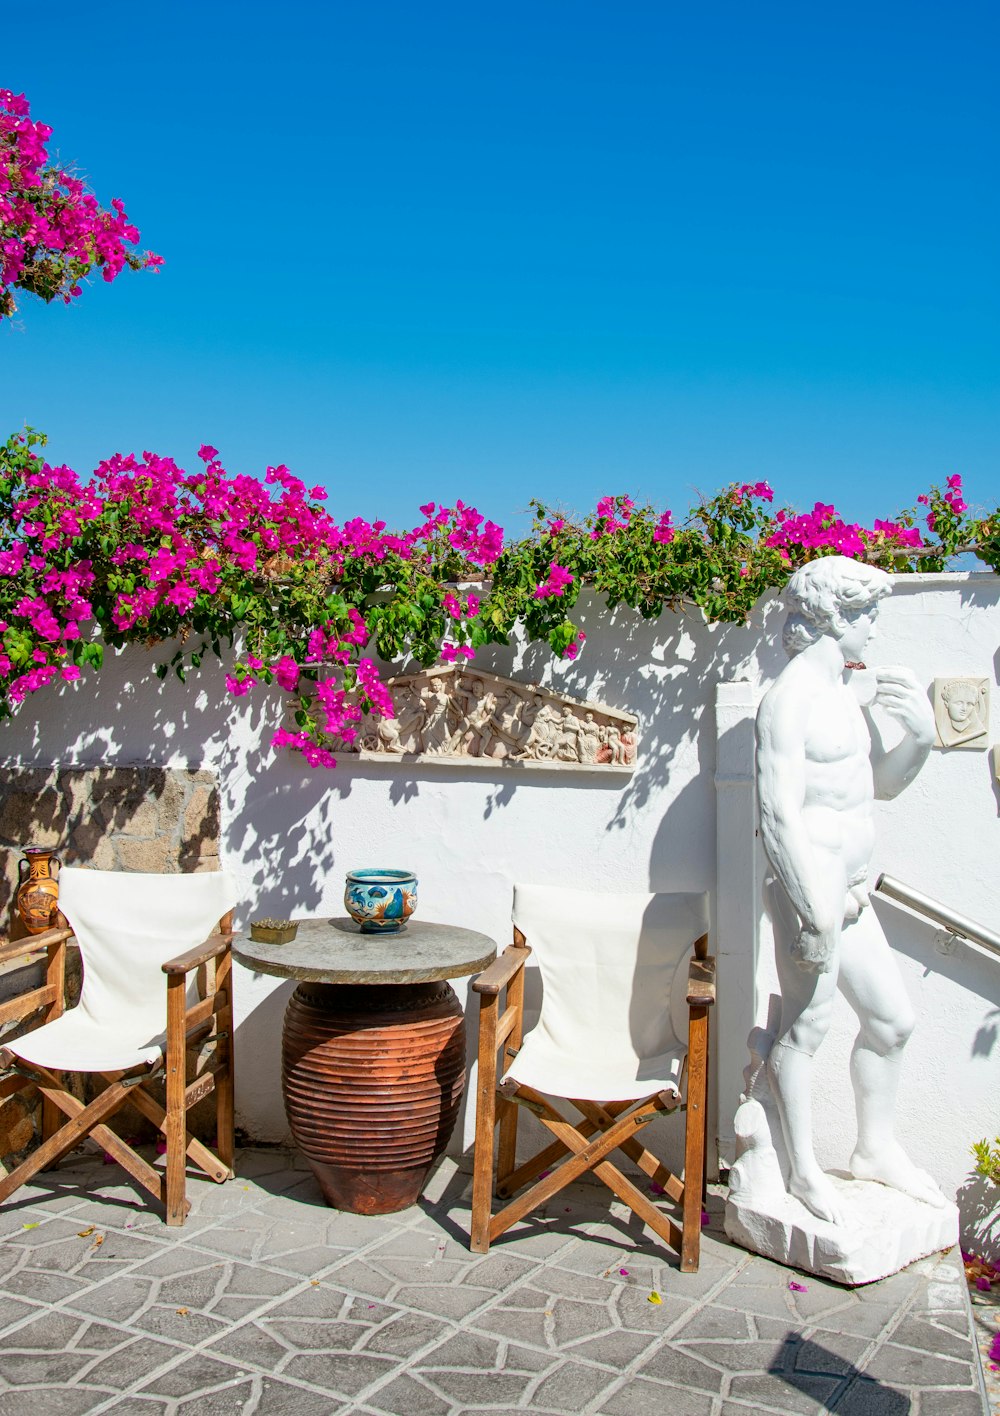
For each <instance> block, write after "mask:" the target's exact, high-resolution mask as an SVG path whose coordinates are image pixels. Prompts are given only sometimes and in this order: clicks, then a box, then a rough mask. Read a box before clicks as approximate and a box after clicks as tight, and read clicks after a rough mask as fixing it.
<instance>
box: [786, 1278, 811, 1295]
mask: <svg viewBox="0 0 1000 1416" xmlns="http://www.w3.org/2000/svg"><path fill="white" fill-rule="evenodd" d="M788 1286H789V1288H790V1289H791V1290H792V1292H793V1293H808V1292H809V1285H808V1284H807V1283H796V1282H795V1279H794V1278H791V1279H789V1280H788Z"/></svg>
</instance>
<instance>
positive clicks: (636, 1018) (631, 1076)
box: [506, 885, 708, 1101]
mask: <svg viewBox="0 0 1000 1416" xmlns="http://www.w3.org/2000/svg"><path fill="white" fill-rule="evenodd" d="M707 910H708V903H707V896H705V895H694V894H670V895H667V894H641V895H632V894H630V895H596V894H591V893H589V892H580V891H566V890H552V889H550V888H549V887H548V886H543V885H519V886H517V887H516V889H515V891H514V909H513V916H512V917H513V921H514V925H515V927H516V928H517V929H519V930H520V931H521V933H522V934H523V935H524V937H525V938H526V939H527V940H530V942H531V948H532V951H533V953H534V955H535V957H536V959H537V960H538V967H539V969H540V971H541V975H542V1009H541V1014H540V1016H539V1019H538V1022H537V1024H536V1025H535V1027H534V1028H532V1030H531V1032H529V1033H528V1034H527V1036H526V1037H525V1039H524V1042H523V1044H522V1046H521V1049H520V1051H519V1052H518V1054H517V1057H516V1058H515V1060H514V1061H513V1063H511V1064H510V1066H509V1067H508V1068H507V1072H506V1076H507V1077H508V1078H510V1079H512V1080H513V1081H517V1082H522V1083H525V1084H526V1085H528V1086H531V1087H534V1088H536V1089H537V1090H538V1091H541V1092H546V1093H548V1094H549V1095H551V1096H577V1097H587V1098H588V1099H589V1100H591V1101H632V1100H637V1099H638V1098H640V1097H644V1096H649V1095H650V1094H651V1093H652V1092H659V1091H671V1092H673V1094H674V1095H675V1096H679V1095H680V1086H681V1074H682V1071H683V1067H684V1058H685V1057H686V1055H687V1022H688V1013H687V1001H686V1000H687V964H688V958H689V956H690V953H691V946H692V944H693V943H694V941H695V940H696V939H697V938H698V936H699V935H701V934H704V933H705V931H706V930H707V928H708V918H707ZM595 1019H599V1031H598V1032H596V1033H595Z"/></svg>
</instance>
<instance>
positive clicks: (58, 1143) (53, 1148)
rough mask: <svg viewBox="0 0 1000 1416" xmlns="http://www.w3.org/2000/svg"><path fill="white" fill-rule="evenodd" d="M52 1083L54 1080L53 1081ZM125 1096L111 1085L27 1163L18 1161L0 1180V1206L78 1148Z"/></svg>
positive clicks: (124, 1091) (123, 1090)
mask: <svg viewBox="0 0 1000 1416" xmlns="http://www.w3.org/2000/svg"><path fill="white" fill-rule="evenodd" d="M53 1080H55V1079H54V1078H53ZM127 1095H128V1092H127V1088H125V1087H124V1086H123V1085H122V1084H121V1082H115V1083H113V1084H112V1085H111V1086H110V1087H108V1088H107V1089H106V1090H105V1091H103V1092H101V1094H100V1096H99V1097H97V1098H96V1099H95V1100H94V1101H92V1102H91V1103H90V1105H89V1106H85V1107H81V1109H80V1111H79V1112H78V1113H77V1115H76V1116H74V1117H72V1118H71V1119H70V1120H69V1121H67V1122H66V1124H65V1125H64V1126H62V1127H60V1129H59V1130H58V1131H57V1132H56V1133H55V1135H54V1136H50V1137H49V1138H48V1140H47V1141H43V1142H42V1144H41V1145H40V1146H39V1147H38V1148H37V1150H35V1151H33V1152H32V1153H31V1155H29V1156H28V1158H27V1160H24V1161H22V1162H21V1164H20V1165H19V1166H17V1167H16V1169H14V1170H12V1171H11V1172H10V1174H9V1175H5V1176H4V1177H3V1179H2V1180H0V1203H2V1202H3V1201H4V1200H6V1199H7V1198H8V1197H9V1196H10V1195H12V1194H13V1193H14V1191H15V1190H18V1189H20V1187H21V1186H22V1185H23V1184H25V1182H26V1181H28V1180H30V1179H32V1177H33V1176H35V1175H37V1174H38V1172H39V1171H40V1170H44V1169H46V1167H47V1166H50V1165H51V1164H52V1162H53V1161H55V1160H59V1159H60V1158H61V1157H62V1156H64V1155H66V1154H67V1153H68V1152H69V1151H71V1150H72V1149H73V1147H74V1146H76V1145H79V1143H80V1141H82V1140H83V1138H84V1136H87V1135H89V1134H90V1132H91V1131H92V1130H93V1129H94V1127H95V1126H96V1125H97V1123H98V1122H99V1121H104V1120H105V1119H106V1118H107V1117H108V1116H111V1115H113V1114H114V1112H116V1111H117V1110H118V1109H119V1107H120V1106H121V1105H122V1104H123V1103H124V1101H125V1100H126V1097H127Z"/></svg>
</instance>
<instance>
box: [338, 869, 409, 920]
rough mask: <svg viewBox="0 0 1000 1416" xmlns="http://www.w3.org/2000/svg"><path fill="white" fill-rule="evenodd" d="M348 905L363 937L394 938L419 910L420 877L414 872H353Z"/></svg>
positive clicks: (346, 892)
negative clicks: (385, 935)
mask: <svg viewBox="0 0 1000 1416" xmlns="http://www.w3.org/2000/svg"><path fill="white" fill-rule="evenodd" d="M344 904H345V905H346V907H347V913H348V914H349V915H350V916H351V919H353V920H354V922H355V923H356V924H360V926H361V933H362V934H391V933H392V931H393V930H394V929H399V928H400V926H401V925H403V924H405V923H406V921H407V920H408V919H409V918H410V915H411V914H412V913H413V911H414V910H415V909H416V908H417V877H416V876H415V875H414V873H413V871H412V870H351V871H349V872H348V875H347V885H346V887H345V889H344Z"/></svg>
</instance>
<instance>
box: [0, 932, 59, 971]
mask: <svg viewBox="0 0 1000 1416" xmlns="http://www.w3.org/2000/svg"><path fill="white" fill-rule="evenodd" d="M72 938H73V931H72V930H71V929H46V930H45V931H44V933H42V934H26V935H25V936H24V938H23V939H9V940H3V941H2V942H0V964H7V963H9V962H10V960H11V959H20V958H22V957H23V956H24V955H26V954H36V953H38V952H39V951H40V950H41V949H48V948H51V947H52V945H54V944H65V942H66V940H67V939H72Z"/></svg>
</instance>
